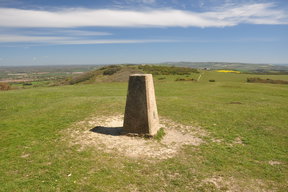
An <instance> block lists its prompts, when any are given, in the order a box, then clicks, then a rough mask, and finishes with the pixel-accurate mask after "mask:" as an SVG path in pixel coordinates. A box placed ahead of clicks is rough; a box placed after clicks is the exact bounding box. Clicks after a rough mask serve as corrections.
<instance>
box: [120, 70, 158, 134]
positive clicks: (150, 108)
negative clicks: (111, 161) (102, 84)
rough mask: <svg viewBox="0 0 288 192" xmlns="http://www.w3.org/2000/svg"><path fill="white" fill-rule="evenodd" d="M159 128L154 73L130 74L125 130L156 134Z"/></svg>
mask: <svg viewBox="0 0 288 192" xmlns="http://www.w3.org/2000/svg"><path fill="white" fill-rule="evenodd" d="M158 129H159V118H158V112H157V105H156V99H155V92H154V84H153V77H152V75H151V74H134V75H130V77H129V85H128V94H127V100H126V107H125V116H124V125H123V131H124V132H125V133H136V134H147V135H155V134H156V133H157V131H158Z"/></svg>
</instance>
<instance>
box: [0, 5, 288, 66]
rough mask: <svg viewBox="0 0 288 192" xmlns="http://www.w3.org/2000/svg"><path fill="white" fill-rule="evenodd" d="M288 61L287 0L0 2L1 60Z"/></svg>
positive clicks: (45, 62) (30, 62)
mask: <svg viewBox="0 0 288 192" xmlns="http://www.w3.org/2000/svg"><path fill="white" fill-rule="evenodd" d="M166 61H192V62H201V61H202V62H206V61H218V62H245V63H268V64H288V0H110V1H109V0H57V1H56V0H55V1H52V0H0V65H2V66H12V65H63V64H64V65H66V64H67V65H68V64H114V63H157V62H166Z"/></svg>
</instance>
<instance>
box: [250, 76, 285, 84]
mask: <svg viewBox="0 0 288 192" xmlns="http://www.w3.org/2000/svg"><path fill="white" fill-rule="evenodd" d="M247 82H248V83H272V84H288V81H284V80H273V79H261V78H257V77H251V78H247Z"/></svg>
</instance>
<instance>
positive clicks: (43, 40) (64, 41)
mask: <svg viewBox="0 0 288 192" xmlns="http://www.w3.org/2000/svg"><path fill="white" fill-rule="evenodd" d="M156 42H158V43H159V42H162V43H165V42H175V41H173V40H157V39H146V40H143V39H100V40H95V39H78V38H75V37H57V36H55V37H54V36H41V37H40V36H24V35H22V36H21V35H8V34H6V35H1V36H0V43H32V44H33V43H37V44H39V43H40V44H53V45H55V44H56V45H72V44H74V45H80V44H127V43H129V44H130V43H156Z"/></svg>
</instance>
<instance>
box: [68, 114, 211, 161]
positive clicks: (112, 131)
mask: <svg viewBox="0 0 288 192" xmlns="http://www.w3.org/2000/svg"><path fill="white" fill-rule="evenodd" d="M122 126H123V116H121V115H116V116H110V117H94V118H88V119H85V120H84V121H81V122H78V123H76V124H75V125H73V127H72V128H70V130H69V131H68V132H69V133H70V136H71V144H72V145H79V146H80V149H83V148H85V147H91V146H93V147H95V148H97V149H98V150H103V151H105V152H109V153H120V154H123V155H125V156H127V157H132V158H141V159H147V160H152V159H154V160H161V159H167V158H171V157H173V156H174V155H175V154H177V152H178V151H179V150H181V148H182V147H183V146H184V145H193V146H198V145H200V144H202V143H203V140H202V139H201V137H203V136H205V135H206V134H207V133H206V132H205V131H204V130H202V129H201V128H200V127H193V126H185V125H181V124H178V123H175V122H173V121H171V120H168V119H163V118H161V121H160V127H161V128H163V129H164V132H165V135H164V137H163V138H162V139H161V140H160V141H159V140H155V139H153V138H143V137H139V136H129V135H121V129H122Z"/></svg>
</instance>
